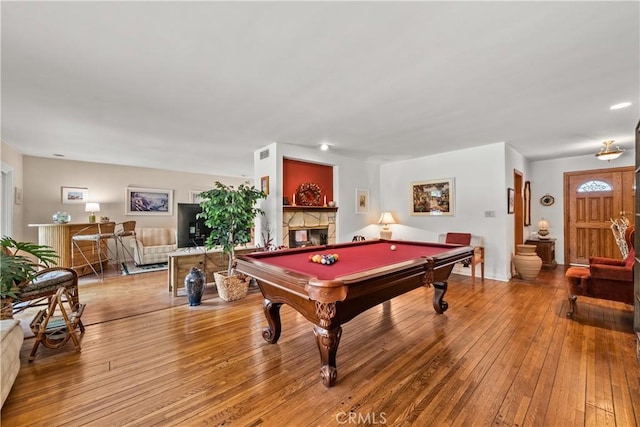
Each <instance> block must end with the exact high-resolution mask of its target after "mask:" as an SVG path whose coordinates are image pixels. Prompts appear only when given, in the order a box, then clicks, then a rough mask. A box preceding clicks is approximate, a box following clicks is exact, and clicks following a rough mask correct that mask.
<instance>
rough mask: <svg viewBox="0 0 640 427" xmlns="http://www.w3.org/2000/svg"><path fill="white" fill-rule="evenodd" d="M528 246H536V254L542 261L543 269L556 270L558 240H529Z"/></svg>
mask: <svg viewBox="0 0 640 427" xmlns="http://www.w3.org/2000/svg"><path fill="white" fill-rule="evenodd" d="M525 244H527V245H535V247H536V254H538V256H539V257H540V258H541V259H542V268H545V269H550V270H552V269H554V268H556V267H557V266H558V263H557V262H556V239H527V241H526V242H525Z"/></svg>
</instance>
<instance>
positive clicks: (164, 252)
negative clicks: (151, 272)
mask: <svg viewBox="0 0 640 427" xmlns="http://www.w3.org/2000/svg"><path fill="white" fill-rule="evenodd" d="M129 243H130V245H131V248H132V249H133V261H134V263H135V264H136V265H146V264H156V263H161V262H168V260H169V258H168V254H169V253H170V252H173V251H175V250H176V249H177V247H178V246H177V244H176V230H175V228H171V227H166V228H162V227H157V228H152V227H149V228H140V229H138V230H136V235H135V237H134V238H133V239H131V240H130V241H129Z"/></svg>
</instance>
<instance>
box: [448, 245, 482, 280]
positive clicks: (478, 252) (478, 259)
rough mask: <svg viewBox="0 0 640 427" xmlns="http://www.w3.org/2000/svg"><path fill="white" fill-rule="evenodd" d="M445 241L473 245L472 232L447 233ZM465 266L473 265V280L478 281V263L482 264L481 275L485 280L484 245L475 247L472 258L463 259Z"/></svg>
mask: <svg viewBox="0 0 640 427" xmlns="http://www.w3.org/2000/svg"><path fill="white" fill-rule="evenodd" d="M444 242H445V243H451V244H456V245H464V246H471V233H447V234H446V236H445V238H444ZM463 264H464V265H465V266H468V265H471V282H472V283H475V281H476V265H478V264H480V277H481V279H482V281H484V246H481V245H477V246H474V247H473V257H471V260H467V261H463Z"/></svg>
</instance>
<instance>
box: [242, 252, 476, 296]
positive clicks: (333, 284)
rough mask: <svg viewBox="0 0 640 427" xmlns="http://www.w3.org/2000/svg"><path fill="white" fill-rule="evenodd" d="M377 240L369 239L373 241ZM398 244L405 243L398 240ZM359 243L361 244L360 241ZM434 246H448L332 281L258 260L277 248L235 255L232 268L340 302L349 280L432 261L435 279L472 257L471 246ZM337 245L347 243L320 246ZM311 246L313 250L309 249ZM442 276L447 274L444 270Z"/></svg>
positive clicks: (302, 293) (278, 285) (297, 291)
mask: <svg viewBox="0 0 640 427" xmlns="http://www.w3.org/2000/svg"><path fill="white" fill-rule="evenodd" d="M376 242H379V241H372V243H376ZM398 243H407V242H402V241H398ZM359 244H363V243H362V242H360V243H359ZM434 245H436V246H438V247H446V248H451V247H452V246H455V247H454V248H453V249H450V250H448V251H446V252H442V253H439V254H438V255H436V256H433V257H419V258H414V259H410V260H407V261H402V262H398V263H394V264H391V265H387V266H383V267H380V268H375V269H370V270H367V271H361V272H357V273H353V274H348V275H343V276H339V277H336V278H335V279H334V280H320V279H318V278H317V276H314V275H310V274H304V273H300V272H298V271H292V270H289V269H285V268H282V267H280V266H274V265H272V264H269V263H268V262H265V261H261V260H262V259H263V258H264V259H267V260H268V259H269V258H270V254H272V255H271V256H279V255H280V254H281V252H280V251H274V252H256V253H253V254H244V255H239V256H238V257H237V258H236V269H237V270H238V271H239V272H241V273H244V274H247V275H249V276H252V277H255V278H256V279H258V280H259V281H263V282H267V283H269V284H270V285H271V286H275V287H276V288H281V289H286V290H287V291H288V292H291V293H294V294H296V295H297V296H299V297H302V298H310V299H313V300H317V301H321V302H336V301H344V300H345V298H346V297H347V287H348V286H349V285H350V284H352V283H358V282H360V281H362V280H363V279H367V280H374V279H376V278H378V277H383V276H388V275H391V274H393V273H395V272H399V271H403V270H406V269H409V268H413V267H422V268H424V270H425V273H426V271H427V265H428V264H429V263H430V262H431V263H433V266H434V267H433V268H434V270H435V271H434V274H433V275H431V277H435V280H438V276H439V275H438V270H441V269H443V268H445V267H447V266H449V265H452V264H455V263H458V262H461V261H464V260H465V259H469V258H471V256H473V248H472V247H471V246H457V245H445V244H434ZM340 246H351V244H349V243H345V244H337V245H327V246H322V247H323V248H335V247H340ZM313 248H315V249H313ZM317 248H318V247H311V251H314V250H316V251H317ZM309 250H310V247H306V248H296V249H288V251H291V252H304V251H309ZM445 276H448V271H447V274H445Z"/></svg>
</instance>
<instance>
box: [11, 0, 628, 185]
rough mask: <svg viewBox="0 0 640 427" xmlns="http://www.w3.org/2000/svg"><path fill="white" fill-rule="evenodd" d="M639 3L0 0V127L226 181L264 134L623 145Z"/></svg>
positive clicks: (565, 151) (43, 142)
mask: <svg viewBox="0 0 640 427" xmlns="http://www.w3.org/2000/svg"><path fill="white" fill-rule="evenodd" d="M639 7H640V5H639V3H638V2H636V1H634V2H177V1H176V2H2V4H1V8H2V9H1V18H2V30H1V31H2V33H1V35H2V63H1V64H2V139H3V141H5V142H6V143H8V144H10V145H11V146H13V147H15V148H16V149H17V150H19V151H20V152H22V153H23V154H25V155H32V156H42V157H51V156H53V154H54V153H60V154H64V155H65V158H67V159H74V160H83V161H93V162H104V163H114V164H124V165H134V166H144V167H157V168H163V169H172V170H183V171H193V172H202V173H212V174H222V175H232V176H242V175H246V176H251V175H252V174H253V152H254V151H255V150H256V149H258V148H260V147H263V146H265V145H267V144H270V143H272V142H273V141H279V142H284V143H289V144H298V145H304V146H312V147H313V146H319V145H320V143H322V142H327V143H329V144H330V145H331V146H332V149H333V150H336V151H339V152H341V153H343V154H344V155H347V156H356V157H358V158H361V159H363V158H364V159H369V160H371V161H393V160H396V159H404V158H408V157H416V156H422V155H428V154H433V153H439V152H443V151H451V150H457V149H464V148H468V147H472V146H477V145H484V144H490V143H495V142H501V141H503V142H506V143H507V144H509V145H511V146H512V147H514V148H515V149H516V150H517V151H519V152H520V153H522V154H523V155H524V156H526V157H527V158H529V159H532V160H537V159H547V158H556V157H566V156H575V155H584V154H591V153H595V152H596V151H597V150H598V149H599V148H600V146H601V145H602V142H603V141H605V140H607V139H615V140H616V142H617V143H619V144H620V145H621V146H622V147H623V148H632V147H633V137H634V132H633V129H634V127H635V124H636V123H637V121H638V119H639V118H640V109H639V102H638V100H639V99H640V61H639V56H640V54H639V52H640V33H639V27H640V25H639V17H640V9H639ZM622 101H631V102H632V103H633V104H632V105H631V107H629V108H626V109H622V110H616V111H610V110H609V106H610V105H612V104H615V103H618V102H622Z"/></svg>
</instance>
